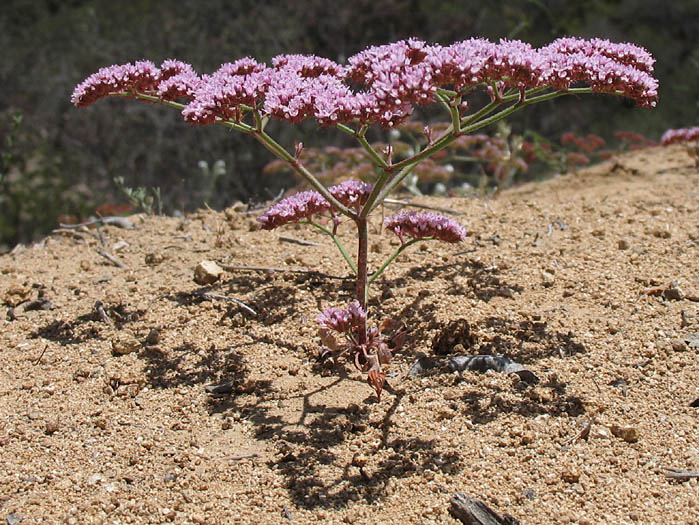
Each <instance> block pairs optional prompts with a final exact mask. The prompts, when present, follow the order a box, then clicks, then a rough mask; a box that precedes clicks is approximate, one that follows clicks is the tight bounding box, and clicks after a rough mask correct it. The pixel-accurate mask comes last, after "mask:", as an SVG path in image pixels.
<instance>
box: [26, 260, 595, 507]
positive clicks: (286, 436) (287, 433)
mask: <svg viewBox="0 0 699 525" xmlns="http://www.w3.org/2000/svg"><path fill="white" fill-rule="evenodd" d="M456 275H459V276H461V277H462V278H463V277H465V278H466V280H464V279H461V281H460V282H465V283H467V286H466V287H464V288H463V289H462V287H457V285H455V284H454V282H453V281H454V276H456ZM427 280H440V281H441V282H440V283H436V284H437V285H438V286H440V287H443V288H444V289H445V290H448V291H449V292H448V293H454V294H460V295H464V296H469V295H470V296H475V297H479V298H480V299H481V300H488V298H492V297H494V296H495V295H499V294H500V293H501V290H502V289H504V288H508V289H512V290H515V291H516V290H517V286H516V285H508V284H507V283H504V282H503V281H502V280H501V279H500V277H499V276H498V275H497V270H496V269H485V268H483V267H482V265H480V264H477V263H473V262H472V261H467V262H465V263H456V264H451V265H445V266H443V267H437V268H413V269H412V270H410V271H409V272H408V273H407V274H406V275H405V276H403V277H400V278H398V279H395V280H394V281H392V282H386V281H384V282H383V283H382V284H383V286H384V287H391V288H394V289H396V288H398V289H400V286H402V285H405V284H407V283H408V282H410V281H414V282H415V283H416V284H417V285H418V286H419V283H424V282H425V281H427ZM349 284H351V283H349ZM410 285H411V286H414V285H415V284H413V283H412V282H411V283H410ZM303 287H310V288H312V295H313V296H315V297H317V296H319V295H321V296H322V297H323V299H324V300H326V301H337V300H340V299H341V298H343V297H344V296H345V295H348V294H349V293H350V292H351V286H349V285H348V282H347V281H340V282H339V283H338V282H337V281H333V280H329V279H324V278H322V277H319V276H316V275H313V274H309V275H292V276H289V275H287V276H284V278H283V279H279V278H277V279H275V280H274V282H273V284H268V282H265V281H264V280H263V279H262V278H259V279H256V280H255V282H254V283H253V285H250V284H249V283H247V282H246V281H245V280H244V279H243V280H239V279H237V278H236V279H232V280H231V281H227V282H225V283H222V284H221V285H219V286H217V287H215V288H212V287H205V288H202V289H200V290H199V291H198V292H203V293H206V292H215V291H216V290H219V292H218V293H225V294H230V295H231V296H240V294H241V293H245V292H247V295H246V296H245V300H246V304H248V305H249V306H250V307H252V308H254V309H255V310H256V311H258V312H262V314H261V315H258V316H251V317H247V318H246V319H245V321H244V322H245V325H246V326H249V327H250V332H249V335H250V337H251V338H252V341H249V342H246V343H241V344H233V345H231V346H228V347H216V346H215V345H212V346H211V347H209V348H204V347H197V346H195V345H192V344H187V343H183V344H181V345H179V346H177V347H174V348H162V347H159V346H157V345H156V346H150V347H147V348H145V349H143V350H142V351H141V352H140V353H139V358H140V359H142V360H143V361H144V362H145V367H144V369H145V373H146V376H147V380H148V382H149V384H150V386H151V387H153V388H159V389H170V388H177V387H179V386H183V385H194V386H198V387H201V388H202V389H203V388H204V387H206V386H208V385H211V384H212V383H214V384H226V385H227V391H226V392H224V393H220V394H211V395H210V398H209V412H210V413H211V414H212V415H213V414H220V415H222V416H224V417H233V416H236V419H237V418H243V419H245V420H247V421H249V422H250V423H252V425H253V428H254V432H255V436H256V439H258V440H260V441H264V442H268V443H269V444H270V445H271V448H272V449H273V450H275V451H276V452H275V454H274V456H273V458H272V459H270V460H269V462H268V466H269V468H271V469H274V470H276V471H278V472H279V473H281V474H282V475H283V476H284V478H285V479H286V486H287V490H288V492H289V494H290V496H291V497H292V499H293V501H294V502H295V504H296V505H297V506H299V507H301V508H307V509H313V508H318V507H323V508H341V507H344V506H346V505H347V504H348V502H350V501H352V500H358V499H361V500H364V501H366V502H368V503H371V502H376V501H379V500H381V499H382V498H385V497H387V496H388V494H390V485H391V479H393V478H406V477H410V476H414V475H420V472H423V471H424V470H428V469H429V470H431V471H432V472H438V471H440V472H443V473H445V474H447V475H455V474H458V473H459V472H461V471H462V470H463V468H464V467H465V464H466V458H465V457H464V452H461V451H459V450H455V449H453V447H451V446H450V445H449V442H446V441H442V440H441V439H439V438H435V439H425V438H424V437H420V436H405V434H404V433H401V432H400V431H399V430H398V429H396V426H395V424H394V416H395V414H396V411H397V409H398V407H399V405H400V404H401V402H402V401H403V400H404V399H405V398H406V396H408V395H409V393H410V392H412V391H415V389H416V388H417V387H418V385H417V383H414V382H413V381H412V380H410V379H409V380H407V381H406V382H402V381H401V380H400V379H399V378H392V379H390V382H391V383H392V384H393V388H390V387H389V388H387V391H386V392H385V393H384V396H386V397H388V398H389V400H390V405H389V406H388V408H387V409H386V410H385V412H383V413H382V414H377V413H375V412H376V411H374V410H371V404H372V403H375V400H376V397H375V394H374V393H373V392H372V391H371V390H370V389H369V387H368V386H366V384H365V382H364V381H363V378H360V377H359V376H358V375H357V374H355V373H353V374H351V375H350V374H349V372H348V370H349V368H351V365H347V366H345V365H342V364H338V365H336V366H335V367H334V369H333V371H331V373H333V374H336V377H334V378H332V377H330V378H323V379H321V378H320V377H318V378H316V380H313V382H314V383H315V386H314V387H311V388H310V390H305V389H301V390H300V393H299V394H293V393H292V394H286V393H282V392H280V391H279V389H278V387H277V386H276V385H275V384H274V381H273V380H270V379H267V378H261V379H255V378H254V377H251V375H252V374H251V368H250V366H249V363H248V360H247V358H246V352H245V347H248V346H254V345H260V344H265V345H273V346H277V347H279V348H286V349H288V350H289V351H292V352H298V350H299V344H298V341H296V340H294V339H293V337H292V336H284V335H282V336H279V335H275V336H273V335H271V334H268V333H267V330H268V328H267V327H268V326H269V325H270V324H276V323H281V322H285V321H287V322H288V320H289V319H290V318H293V317H294V316H296V315H298V305H297V301H298V300H299V288H303ZM166 297H167V298H168V299H170V300H171V301H172V302H173V303H176V304H178V305H180V306H189V305H192V304H196V303H198V302H200V301H203V300H206V298H204V297H202V296H201V295H197V293H192V292H180V293H174V294H170V295H168V296H166ZM228 307H229V311H227V312H225V313H224V315H223V317H222V318H221V319H220V320H219V323H223V322H224V320H225V319H226V318H227V317H230V315H229V314H230V313H231V312H238V311H239V309H238V307H236V306H235V305H233V304H229V305H228ZM374 307H375V308H377V309H378V310H381V305H380V304H376V306H374ZM211 311H212V312H214V311H215V310H211ZM386 313H387V314H390V315H391V316H392V317H395V318H397V319H401V320H403V321H404V322H405V323H406V325H408V326H411V327H412V330H413V332H414V333H415V332H418V333H419V332H420V331H424V329H426V328H439V327H440V323H439V322H438V321H437V320H436V317H435V315H434V308H432V305H431V304H430V301H429V294H424V293H418V294H416V295H415V298H414V300H413V301H412V302H411V303H410V304H408V305H407V306H403V307H402V308H401V309H400V310H398V311H396V312H386ZM140 315H142V313H140ZM217 315H220V312H219V314H217ZM95 320H96V318H95V317H94V314H92V313H90V314H87V315H84V316H81V317H80V318H78V319H76V320H75V321H74V322H72V323H68V325H67V326H68V328H61V326H62V325H61V326H53V325H49V326H47V327H44V328H42V329H40V330H39V331H38V332H37V334H35V335H36V336H37V337H39V336H42V337H47V336H50V335H52V336H53V337H54V338H55V340H58V341H61V342H62V344H71V343H73V342H75V341H77V340H82V338H83V337H89V334H82V333H80V334H77V333H75V332H76V330H77V329H78V328H79V327H80V325H81V324H82V323H87V322H88V321H95ZM479 327H483V328H488V329H489V332H488V333H489V337H488V338H482V340H480V341H478V343H477V345H476V346H474V347H472V348H471V349H470V350H473V351H476V350H477V351H478V352H479V353H499V354H504V355H507V356H509V357H511V358H512V359H515V360H518V361H520V362H535V361H536V360H538V359H540V358H543V357H548V356H550V355H552V354H554V353H555V352H556V351H560V349H561V348H565V349H566V352H567V353H568V355H571V354H574V353H576V352H578V351H584V350H585V349H584V347H583V346H582V345H580V344H578V343H575V341H574V337H573V335H572V334H567V335H566V334H560V333H554V332H551V331H550V330H548V328H547V326H546V324H545V323H531V322H529V321H522V322H513V321H508V320H506V319H500V318H487V319H484V320H481V321H478V322H476V323H475V324H474V325H473V328H474V330H476V331H477V330H478V329H479ZM411 345H412V346H411ZM418 345H422V346H423V347H424V341H422V342H421V341H419V340H418V339H417V337H413V339H412V342H409V344H408V345H407V350H406V351H402V353H403V354H407V355H411V354H414V353H416V351H417V349H418ZM321 369H322V367H320V366H318V367H316V372H317V373H318V374H319V375H321V372H320V371H321ZM326 372H327V370H326ZM440 374H441V372H440ZM468 374H471V373H470V372H469V373H465V374H464V375H459V376H457V375H456V374H454V375H453V380H450V379H449V377H448V376H445V375H442V377H441V378H435V379H434V380H430V381H432V382H433V383H434V384H433V385H432V387H433V390H434V389H439V388H440V387H441V386H450V385H449V383H451V386H452V387H453V386H455V385H457V386H460V385H463V386H462V388H463V392H462V394H460V395H458V396H456V397H453V398H452V399H451V402H450V406H451V408H452V409H453V410H454V412H455V413H456V416H455V417H459V418H464V419H469V420H470V421H471V422H472V423H473V424H475V425H481V424H487V423H488V422H491V421H494V420H496V419H498V418H500V417H504V416H506V415H507V414H511V413H516V414H519V415H522V416H524V417H532V418H533V417H536V416H537V415H540V414H549V415H551V416H553V417H562V416H564V415H568V416H576V415H579V414H581V413H582V412H583V407H582V403H581V402H580V400H579V399H577V398H574V397H570V396H567V395H566V391H565V385H564V384H561V383H557V382H555V381H549V382H548V383H546V384H544V385H542V386H543V387H544V389H545V390H546V391H549V392H550V395H549V396H547V398H545V399H544V398H542V397H540V395H539V394H537V393H536V392H535V391H534V389H533V388H531V387H529V386H527V385H524V384H523V383H516V382H515V384H514V391H513V387H512V384H511V383H509V382H508V383H507V384H501V386H500V387H498V386H492V385H489V386H483V385H482V383H481V384H472V383H469V381H468ZM348 381H349V382H351V381H360V382H362V384H363V385H365V386H366V389H367V390H366V397H365V399H363V400H362V401H360V400H359V399H358V400H357V403H351V402H350V401H349V400H347V399H346V397H343V396H340V397H339V399H340V401H331V402H325V401H324V400H322V399H323V398H321V396H322V395H323V394H325V393H326V392H327V391H329V390H331V389H334V388H343V384H344V382H348ZM321 383H322V384H321ZM319 385H320V386H319ZM440 385H441V386H440ZM389 396H390V397H389ZM299 399H300V400H301V403H302V405H301V407H300V409H299V410H298V411H297V412H295V413H293V412H292V413H291V414H290V413H289V409H288V408H287V409H286V410H282V409H280V406H281V405H280V404H284V403H287V404H288V403H291V404H293V403H294V400H299ZM325 399H338V397H337V396H335V397H332V396H328V397H326V398H325ZM382 406H383V405H382ZM377 434H379V435H380V438H378V441H377V437H376V436H377ZM349 445H352V447H351V448H352V450H354V453H353V454H352V457H351V458H349V457H348V456H349V455H350V453H348V448H349Z"/></svg>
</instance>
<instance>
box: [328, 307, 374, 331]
mask: <svg viewBox="0 0 699 525" xmlns="http://www.w3.org/2000/svg"><path fill="white" fill-rule="evenodd" d="M362 321H366V312H365V311H364V309H363V308H362V307H361V305H360V304H359V301H352V302H351V303H350V305H349V306H348V307H347V309H346V310H343V309H342V308H326V309H325V310H323V313H321V314H320V315H318V324H319V325H320V326H321V328H326V329H328V330H334V331H336V332H339V333H349V332H351V331H353V330H354V329H355V328H358V327H359V326H360V324H361V323H362Z"/></svg>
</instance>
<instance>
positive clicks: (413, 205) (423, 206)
mask: <svg viewBox="0 0 699 525" xmlns="http://www.w3.org/2000/svg"><path fill="white" fill-rule="evenodd" d="M384 202H385V203H386V204H400V205H401V206H408V207H411V208H420V209H423V210H435V211H441V212H442V213H448V214H449V215H461V213H459V212H458V211H454V210H450V209H448V208H440V207H439V206H428V205H427V204H417V203H414V202H406V201H399V200H397V199H384Z"/></svg>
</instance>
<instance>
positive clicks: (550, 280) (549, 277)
mask: <svg viewBox="0 0 699 525" xmlns="http://www.w3.org/2000/svg"><path fill="white" fill-rule="evenodd" d="M555 282H556V278H555V277H554V275H553V274H552V273H551V272H548V271H546V270H543V271H542V272H541V284H543V285H544V287H546V288H550V287H551V286H553V284H554V283H555Z"/></svg>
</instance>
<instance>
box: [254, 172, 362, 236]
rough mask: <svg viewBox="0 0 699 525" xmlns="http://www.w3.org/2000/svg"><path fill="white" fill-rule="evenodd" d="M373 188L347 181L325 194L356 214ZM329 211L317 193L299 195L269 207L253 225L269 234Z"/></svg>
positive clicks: (313, 191)
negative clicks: (279, 228)
mask: <svg viewBox="0 0 699 525" xmlns="http://www.w3.org/2000/svg"><path fill="white" fill-rule="evenodd" d="M373 189H374V185H373V184H368V183H366V182H362V181H358V180H347V181H345V182H341V183H340V184H337V185H335V186H330V187H329V188H328V192H329V193H330V195H332V196H333V197H335V198H336V199H337V200H338V202H340V204H342V205H344V206H346V207H348V208H352V209H354V210H358V209H359V207H360V206H362V205H364V204H365V203H366V201H367V199H368V198H369V194H370V193H371V190H373ZM331 209H332V206H331V204H330V202H328V201H327V200H326V199H325V198H324V197H323V196H322V195H321V194H320V193H318V192H317V191H315V190H310V191H302V192H300V193H296V194H294V195H292V196H291V197H287V198H286V199H283V200H281V201H279V202H278V203H276V204H275V205H273V206H272V207H271V208H269V209H268V210H267V211H266V212H265V213H263V214H262V215H261V216H260V217H258V219H257V221H258V222H259V223H260V225H261V226H262V229H264V230H272V229H274V228H277V227H279V226H283V225H284V224H288V223H290V222H299V221H302V220H304V219H310V218H311V217H313V216H314V215H318V214H321V213H328V212H330V210H331Z"/></svg>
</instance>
